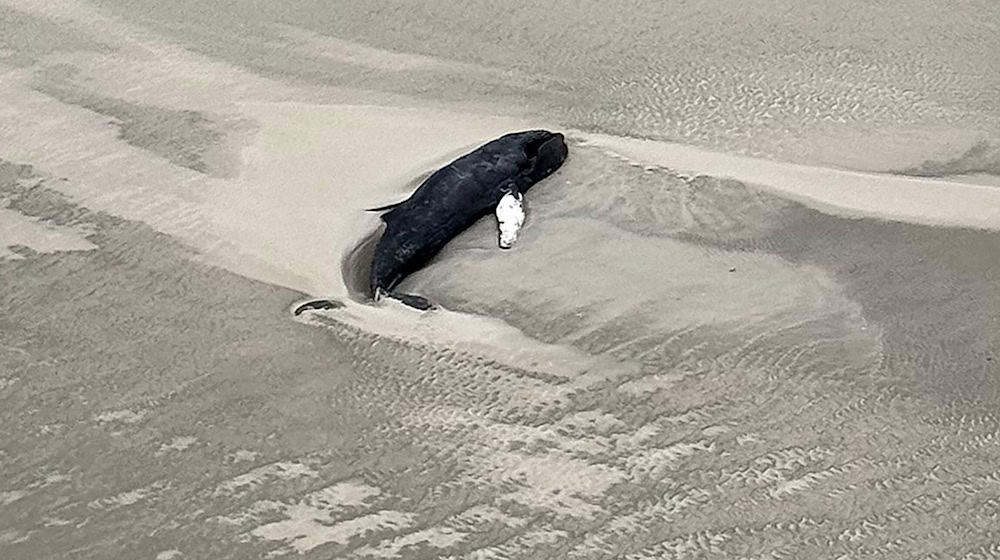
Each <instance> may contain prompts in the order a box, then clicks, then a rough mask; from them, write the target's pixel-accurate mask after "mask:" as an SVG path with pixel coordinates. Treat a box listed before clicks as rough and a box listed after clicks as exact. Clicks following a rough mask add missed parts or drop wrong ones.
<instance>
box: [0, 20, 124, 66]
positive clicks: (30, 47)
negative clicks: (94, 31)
mask: <svg viewBox="0 0 1000 560" xmlns="http://www.w3.org/2000/svg"><path fill="white" fill-rule="evenodd" d="M81 50H85V51H94V52H103V53H108V52H112V51H113V48H112V47H111V46H109V45H106V44H104V43H101V42H100V41H98V40H97V39H96V38H94V37H88V36H87V35H86V34H84V33H81V32H79V31H76V30H73V29H70V28H67V27H65V26H62V25H59V24H57V23H55V22H52V21H49V20H47V19H45V18H41V17H38V16H35V15H32V14H29V13H25V12H22V11H20V10H17V9H15V8H11V7H10V6H0V64H9V65H12V66H17V67H29V66H32V65H34V64H36V63H37V62H38V61H39V60H41V59H42V58H44V57H45V56H48V55H51V54H53V53H58V52H79V51H81Z"/></svg>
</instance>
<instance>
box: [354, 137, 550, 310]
mask: <svg viewBox="0 0 1000 560" xmlns="http://www.w3.org/2000/svg"><path fill="white" fill-rule="evenodd" d="M567 154H568V148H567V147H566V141H565V138H564V137H563V135H562V134H560V133H557V132H549V131H547V130H529V131H524V132H514V133H510V134H506V135H504V136H501V137H500V138H497V139H496V140H493V141H491V142H488V143H486V144H484V145H482V146H480V147H479V148H477V149H475V150H474V151H472V152H470V153H468V154H466V155H464V156H462V157H460V158H458V159H457V160H455V161H453V162H451V163H450V164H448V165H447V166H445V167H443V168H441V169H439V170H438V171H436V172H434V173H433V174H432V175H431V176H430V177H428V178H427V179H426V180H425V181H424V182H423V183H422V184H421V185H420V186H419V187H418V188H417V190H416V191H414V192H413V194H412V195H411V196H410V197H409V198H408V199H406V200H404V201H402V202H398V203H395V204H391V205H388V206H383V207H380V208H373V209H371V210H372V211H384V212H385V213H384V214H382V216H381V217H382V221H383V222H385V226H386V227H385V232H384V233H383V234H382V237H381V239H379V241H378V245H377V246H376V248H375V253H374V257H373V259H372V267H371V275H370V282H369V289H370V292H371V296H372V297H373V298H374V299H376V300H378V299H379V298H381V297H383V296H389V297H392V298H394V299H398V300H400V301H402V302H403V303H405V304H406V305H409V306H411V307H415V308H418V309H429V308H430V307H432V306H431V304H430V302H428V301H427V300H426V299H425V298H423V297H421V296H417V295H412V294H401V293H395V292H394V291H393V290H394V289H395V287H396V286H397V285H398V284H399V283H400V282H401V281H402V280H403V279H404V278H406V276H407V275H409V274H411V273H413V272H415V271H416V270H418V269H420V267H422V266H423V265H424V264H426V263H427V262H428V261H429V260H431V259H432V258H433V257H434V255H436V254H437V253H438V252H439V251H440V250H441V249H442V248H443V247H444V246H445V245H446V244H447V243H448V241H450V240H451V239H452V238H454V237H455V236H457V235H458V234H460V233H461V232H463V231H464V230H465V229H466V228H468V227H469V226H471V225H472V224H474V223H475V222H476V221H477V220H479V219H480V218H482V217H483V216H485V215H487V214H489V213H491V212H493V211H494V210H495V209H497V205H498V204H499V202H500V200H501V198H503V197H504V195H505V194H508V193H513V194H516V195H517V198H518V199H520V195H522V194H524V192H525V191H527V190H528V189H530V188H531V187H532V186H534V185H535V184H536V183H538V182H539V181H541V180H542V179H544V178H546V177H548V176H549V175H551V174H552V172H554V171H555V170H556V169H558V168H559V166H561V165H562V163H563V161H565V160H566V156H567ZM501 244H503V242H502V243H501Z"/></svg>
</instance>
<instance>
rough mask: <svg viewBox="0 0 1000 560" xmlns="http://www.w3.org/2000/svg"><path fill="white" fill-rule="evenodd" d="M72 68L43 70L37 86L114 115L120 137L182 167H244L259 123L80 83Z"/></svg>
mask: <svg viewBox="0 0 1000 560" xmlns="http://www.w3.org/2000/svg"><path fill="white" fill-rule="evenodd" d="M67 72H69V73H70V74H72V70H71V69H69V70H68V69H66V68H64V67H59V68H54V67H50V68H48V69H46V70H45V71H43V72H42V73H41V74H40V78H39V80H38V83H37V85H36V89H37V90H38V91H40V92H42V93H44V94H46V95H50V96H52V97H54V98H56V99H58V100H59V101H62V102H63V103H68V104H71V105H76V106H79V107H83V108H84V109H87V110H90V111H94V112H95V113H99V114H101V115H105V116H107V117H110V118H111V119H112V121H111V124H112V125H114V126H115V127H116V128H117V129H118V135H119V138H121V139H122V140H123V141H125V142H127V143H128V144H130V145H132V146H135V147H136V148H140V149H143V150H147V151H149V152H152V153H153V154H156V155H158V156H160V157H163V158H165V159H167V160H168V161H170V162H171V163H173V164H174V165H179V166H181V167H186V168H188V169H191V170H194V171H197V172H199V173H204V174H207V175H212V176H215V177H232V176H234V175H236V174H237V173H238V171H239V166H240V157H241V156H240V150H241V149H242V147H243V146H244V145H245V143H246V141H247V140H246V139H247V137H248V136H249V135H250V134H252V132H253V130H254V126H253V124H252V123H251V122H249V121H247V120H246V119H239V118H227V117H221V116H217V115H208V114H206V113H204V112H201V111H195V110H187V109H185V110H178V109H171V108H166V107H157V106H154V105H146V104H140V103H133V102H130V101H126V100H123V99H117V98H114V97H107V96H103V95H99V94H97V93H93V92H90V91H87V90H86V89H83V88H80V87H76V86H74V85H72V84H71V83H70V82H68V81H67V80H66V79H65V75H66V73H67Z"/></svg>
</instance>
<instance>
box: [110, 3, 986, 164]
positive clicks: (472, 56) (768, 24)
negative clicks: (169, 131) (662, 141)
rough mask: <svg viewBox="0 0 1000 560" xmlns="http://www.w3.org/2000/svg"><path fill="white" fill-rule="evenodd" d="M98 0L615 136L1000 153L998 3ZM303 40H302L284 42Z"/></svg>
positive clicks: (255, 47)
mask: <svg viewBox="0 0 1000 560" xmlns="http://www.w3.org/2000/svg"><path fill="white" fill-rule="evenodd" d="M100 3H101V4H102V5H105V6H107V7H109V8H111V9H113V10H115V11H116V12H119V13H125V14H128V15H129V16H130V17H136V18H140V19H142V20H143V21H145V22H147V23H149V24H150V25H153V26H155V27H156V28H158V29H161V30H163V31H164V32H165V33H170V34H171V35H173V36H175V37H178V38H179V40H180V41H182V42H183V44H185V45H188V46H189V47H191V48H193V49H195V50H197V51H199V52H204V53H208V54H211V55H214V56H220V57H222V58H225V59H226V60H229V61H231V62H233V63H235V64H238V65H241V66H246V67H250V68H253V69H255V70H257V71H261V72H265V73H267V74H269V75H275V76H283V77H295V78H298V79H304V80H307V81H310V82H313V83H321V84H351V85H356V86H359V87H365V88H373V89H379V90H382V91H392V92H398V93H408V94H414V93H415V94H417V95H420V96H421V97H426V98H430V99H435V100H441V99H447V100H454V101H465V102H472V103H480V102H482V101H484V100H507V99H511V100H513V101H514V102H515V103H527V104H529V105H532V106H536V107H537V106H541V107H542V108H543V109H544V111H545V114H547V115H553V116H558V118H560V119H562V120H566V121H570V122H572V123H573V124H576V125H579V126H584V127H592V128H595V129H598V130H601V131H605V132H611V133H615V134H629V135H646V136H651V137H656V138H667V139H673V140H681V141H684V142H694V143H698V144H704V145H712V146H722V147H725V148H728V149H735V150H745V151H747V152H750V153H761V154H767V155H775V156H780V157H782V158H786V159H787V158H791V159H795V160H798V161H805V162H821V163H827V164H834V165H844V164H846V165H848V166H851V167H863V168H866V169H875V170H885V169H907V168H909V167H911V166H913V165H916V164H919V163H920V161H922V160H920V161H911V159H912V158H913V157H914V156H915V155H916V154H919V153H921V152H923V153H924V154H925V155H926V156H927V157H926V158H923V159H931V160H942V159H944V160H949V161H950V160H952V159H956V160H960V161H961V156H962V154H963V153H964V152H966V151H967V150H968V149H969V148H971V147H972V146H973V145H975V144H976V143H977V142H980V141H985V142H988V143H989V145H990V146H992V147H993V148H994V150H995V148H996V147H997V146H998V145H1000V133H998V130H1000V117H998V115H1000V62H997V56H996V53H997V52H1000V33H998V27H997V26H998V22H1000V5H998V4H997V3H996V2H994V1H992V0H972V1H966V2H948V1H927V0H902V1H899V2H892V3H876V4H873V3H872V2H868V1H866V0H838V1H836V2H822V1H808V2H800V1H790V0H753V1H749V2H740V3H739V5H733V3H732V2H728V1H726V0H708V1H704V0H703V1H699V2H661V1H658V0H629V1H627V2H625V3H622V2H615V3H608V2H603V1H600V0H587V1H584V2H579V1H575V0H552V1H547V2H523V3H496V2H488V1H485V0H476V1H473V2H466V3H464V4H463V8H462V9H456V8H455V7H454V6H453V5H451V4H448V3H443V2H436V1H434V0H422V1H418V2H401V1H398V0H376V1H374V2H371V1H368V0H346V1H343V2H338V3H337V8H336V9H329V7H328V6H327V3H326V2H324V1H322V0H293V1H291V2H282V3H280V4H275V3H272V2H262V1H257V0H238V1H237V2H228V3H225V4H220V5H218V6H217V7H214V8H213V7H211V6H205V3H204V2H197V1H195V0H184V1H179V2H169V3H165V2H156V1H153V0H140V1H137V2H129V3H128V4H127V5H126V6H119V4H120V2H117V1H115V0H101V1H100ZM276 22H278V23H280V24H282V25H275V23H276ZM286 26H295V27H293V29H294V28H304V29H306V30H308V31H301V30H300V31H296V32H294V33H291V34H290V33H289V31H288V27H286ZM261 36H263V37H266V38H267V39H268V40H265V41H262V40H261ZM329 36H333V37H336V38H339V40H341V41H342V40H345V39H347V40H351V41H357V42H359V43H361V44H363V45H367V46H369V47H377V48H381V49H387V50H390V51H398V52H403V53H419V54H420V55H430V56H431V57H436V59H438V60H442V59H443V60H445V61H454V62H456V63H461V65H462V66H461V67H460V68H459V70H460V71H459V72H447V71H445V68H447V66H444V65H441V64H438V66H437V67H434V66H433V65H431V64H429V63H428V62H427V61H428V59H427V58H421V57H418V56H411V57H409V58H402V57H397V58H393V59H391V63H392V64H391V66H392V68H387V66H390V64H389V63H387V62H385V61H384V59H383V58H381V57H378V58H377V57H375V56H367V57H366V56H364V54H365V53H368V54H371V50H368V51H347V52H346V54H345V51H344V50H343V49H336V48H334V47H333V44H332V42H331V39H329V38H328V37H329ZM289 39H291V40H292V42H293V45H294V46H293V47H291V48H288V47H281V48H276V46H275V45H276V44H278V45H285V44H286V43H287V41H289ZM331 51H332V52H331ZM378 61H381V63H379V62H378ZM470 65H472V66H473V67H475V68H479V70H478V71H477V70H472V69H470V67H469V66H470ZM482 67H486V68H492V69H494V70H493V71H492V72H486V71H484V70H482ZM497 69H502V73H499V72H498V70H497ZM992 161H993V163H994V164H995V163H996V161H997V160H996V154H995V153H994V156H993V159H992ZM956 165H957V166H958V167H961V168H963V171H968V172H974V171H977V170H978V169H976V168H977V167H980V166H979V165H964V164H962V163H957V164H956Z"/></svg>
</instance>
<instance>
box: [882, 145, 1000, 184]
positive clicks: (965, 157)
mask: <svg viewBox="0 0 1000 560" xmlns="http://www.w3.org/2000/svg"><path fill="white" fill-rule="evenodd" d="M896 173H898V174H900V175H913V176H916V177H948V176H951V175H973V174H985V175H1000V144H995V143H991V142H989V141H987V140H983V141H980V142H977V143H976V144H975V145H974V146H972V147H971V148H969V149H968V150H966V151H965V153H963V154H961V155H959V156H958V157H955V158H953V159H948V160H927V161H925V162H923V163H921V164H919V165H915V166H913V167H909V168H906V169H901V170H898V171H896Z"/></svg>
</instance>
